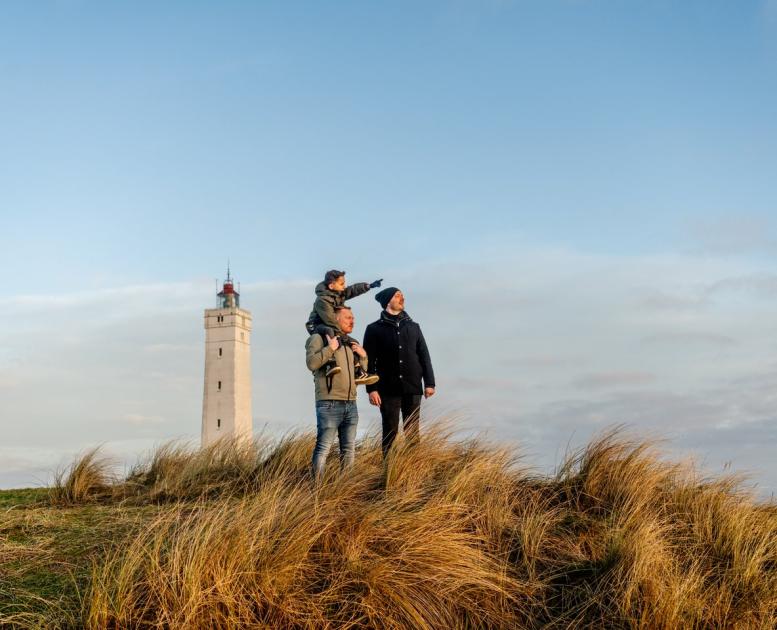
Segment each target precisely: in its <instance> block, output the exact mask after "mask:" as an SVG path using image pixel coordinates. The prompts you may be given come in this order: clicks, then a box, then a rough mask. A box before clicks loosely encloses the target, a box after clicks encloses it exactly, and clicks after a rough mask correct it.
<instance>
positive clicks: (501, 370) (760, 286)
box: [0, 0, 777, 488]
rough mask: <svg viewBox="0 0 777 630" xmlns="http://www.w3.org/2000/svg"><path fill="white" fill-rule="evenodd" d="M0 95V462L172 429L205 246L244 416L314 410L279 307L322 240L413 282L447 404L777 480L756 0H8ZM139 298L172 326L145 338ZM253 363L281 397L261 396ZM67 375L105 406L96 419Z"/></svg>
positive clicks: (291, 418) (763, 46) (369, 273)
mask: <svg viewBox="0 0 777 630" xmlns="http://www.w3.org/2000/svg"><path fill="white" fill-rule="evenodd" d="M0 107H1V108H2V117H0V228H1V230H2V234H3V236H4V237H5V238H4V239H3V247H2V251H0V262H2V266H3V268H4V269H5V270H7V288H6V292H5V296H6V297H5V298H4V299H0V304H1V305H2V307H3V308H2V315H0V326H2V333H0V414H1V416H2V417H3V419H4V420H3V421H4V422H8V421H9V420H8V418H14V419H15V420H13V421H12V422H13V423H15V422H17V421H18V422H21V424H22V425H23V428H24V430H20V431H19V432H18V433H16V434H15V433H13V431H12V439H11V440H10V442H9V444H8V446H7V449H8V453H9V454H8V457H9V458H10V457H11V456H13V457H15V458H16V459H15V460H14V461H16V463H15V464H12V465H9V466H8V467H7V468H8V469H9V470H10V469H11V468H13V470H14V471H15V472H13V475H11V473H8V475H7V476H6V479H7V481H4V479H3V477H2V475H0V484H2V483H5V484H6V485H8V484H11V483H12V481H11V480H13V482H18V483H22V482H24V480H25V479H26V478H27V477H25V475H26V474H27V473H25V472H24V471H28V470H32V469H33V468H35V466H37V467H38V468H35V470H39V469H42V468H41V465H40V464H39V463H36V462H39V460H40V459H41V458H43V459H47V460H50V459H51V458H55V457H57V456H59V455H61V454H67V453H69V452H72V451H73V450H77V449H78V448H82V447H83V446H86V445H88V444H91V443H93V442H94V441H100V440H102V441H106V442H109V443H113V442H116V445H115V448H116V450H117V452H121V453H122V454H127V453H131V452H134V451H133V449H135V450H137V449H138V448H140V446H141V442H132V441H131V440H133V439H134V437H133V435H132V432H131V431H130V432H127V431H126V430H125V429H126V426H128V424H127V423H128V421H127V418H132V419H133V420H130V421H129V425H130V426H132V427H135V428H136V429H137V431H136V433H137V434H139V435H141V436H142V438H143V440H146V442H143V445H145V444H146V443H147V442H152V441H155V440H161V439H164V438H165V437H167V436H172V435H175V436H179V435H180V436H184V437H185V436H187V435H193V436H196V434H197V430H198V426H199V424H198V422H199V419H198V413H199V407H198V406H199V400H200V396H201V382H200V381H201V366H200V365H199V362H200V361H201V356H200V353H201V342H202V339H201V337H202V331H201V330H200V325H201V321H200V317H201V309H202V308H205V307H209V306H211V305H212V298H213V296H212V293H213V291H212V288H213V286H214V280H213V279H214V278H215V277H219V276H222V275H223V270H224V267H225V262H226V259H227V257H229V258H230V259H231V260H232V266H233V269H234V270H235V273H236V275H237V276H238V279H239V280H240V281H241V282H242V284H243V286H244V294H245V295H244V304H245V305H246V306H247V307H248V308H250V309H251V310H252V311H253V312H254V316H255V321H257V322H258V324H259V326H260V329H259V330H258V331H257V332H256V333H255V335H254V372H255V393H256V396H255V402H254V406H255V411H256V413H257V419H256V421H257V424H261V423H262V422H266V423H269V424H271V425H273V426H275V425H278V426H280V427H282V428H284V429H285V428H289V427H292V426H305V423H308V422H309V421H310V420H309V418H307V417H306V416H305V414H306V413H307V411H306V410H307V407H306V406H304V404H303V403H299V402H297V399H303V398H304V393H305V392H306V389H305V388H307V387H308V383H307V380H306V379H307V376H306V375H305V374H304V366H303V365H302V363H301V362H299V361H298V362H297V363H294V362H293V360H294V359H295V358H299V357H296V355H294V352H295V351H297V350H299V348H297V345H300V344H301V343H303V342H304V338H303V339H298V338H297V337H298V336H299V335H298V334H297V333H299V332H301V331H302V327H301V323H299V325H298V326H297V325H296V324H297V323H298V322H296V320H299V321H300V322H301V321H302V320H303V319H304V317H305V315H306V314H307V309H308V308H309V304H308V302H309V301H310V298H311V295H310V293H311V291H310V290H309V289H312V283H315V281H317V280H318V279H319V276H320V275H321V272H322V271H323V270H324V269H327V268H330V267H344V268H345V269H347V270H349V271H350V272H352V274H353V275H351V279H352V280H362V279H363V280H371V279H373V278H374V277H385V278H386V279H387V281H389V282H391V283H392V284H397V285H399V283H400V282H402V283H404V286H403V289H404V290H405V292H406V293H407V294H408V309H409V310H411V304H415V312H413V311H412V310H411V313H412V314H413V315H414V316H416V317H417V318H418V319H419V321H421V323H422V325H423V326H424V329H425V331H426V332H427V336H428V337H430V338H431V339H433V340H435V341H436V342H437V344H438V348H440V350H439V351H438V352H437V356H439V357H440V358H439V359H438V364H440V365H439V367H438V372H440V373H441V375H442V376H443V379H442V383H441V385H442V386H441V388H440V397H439V399H438V401H437V402H436V403H435V404H436V405H438V408H439V412H440V413H443V412H449V411H450V410H451V409H456V411H457V412H458V411H459V410H460V409H465V410H475V409H477V410H481V411H482V410H485V413H484V415H483V417H484V418H485V420H483V421H481V422H478V424H479V425H483V427H482V428H484V429H486V430H491V431H492V432H493V433H494V434H495V435H496V436H497V437H499V438H500V439H501V438H503V437H504V438H509V439H515V440H516V441H518V442H521V443H524V442H527V441H528V444H529V447H530V450H532V451H533V453H534V454H535V458H536V460H537V461H538V462H540V463H541V464H543V465H551V464H552V463H553V458H554V456H555V454H556V453H555V450H556V449H558V448H563V447H564V445H566V444H567V443H568V442H569V441H570V439H571V438H570V436H572V435H574V436H576V437H575V438H572V439H573V441H574V440H576V439H579V440H581V441H584V440H585V439H587V438H588V437H590V435H592V434H593V433H594V432H595V430H598V429H600V428H601V426H602V425H604V424H607V423H609V422H620V421H622V422H626V423H627V424H629V425H632V426H634V427H635V428H636V429H637V430H638V431H645V432H647V431H656V432H658V433H660V434H662V435H663V434H664V433H665V432H667V431H668V430H669V429H672V430H674V429H677V430H678V432H679V433H678V434H677V435H671V436H670V438H671V439H672V440H673V443H675V444H679V445H680V447H682V448H686V449H690V450H694V451H695V452H696V454H698V455H699V456H700V457H701V458H702V459H707V460H709V462H710V463H711V466H712V467H713V468H714V466H716V465H719V464H721V462H725V461H728V460H729V459H731V460H733V462H732V465H734V467H735V468H736V467H737V466H739V467H740V468H742V469H747V468H751V469H753V470H754V471H755V477H756V479H757V480H758V481H759V482H760V483H761V484H762V485H765V486H767V487H771V488H773V487H777V468H774V467H770V464H769V463H768V461H769V459H770V458H769V456H768V451H767V449H766V447H765V446H764V445H765V444H766V445H768V446H770V447H771V446H773V439H774V437H775V432H774V412H773V411H771V409H773V407H771V402H773V397H772V395H771V394H770V392H771V391H772V390H773V388H772V385H773V384H777V378H776V376H777V364H775V362H774V361H773V360H772V359H771V357H773V356H775V355H774V350H775V349H777V348H776V347H775V346H776V345H777V344H775V341H774V339H775V338H774V336H773V333H775V332H777V331H776V330H775V325H774V324H772V322H773V321H775V320H774V317H773V315H774V314H775V311H776V310H777V304H776V303H775V299H776V298H777V289H775V283H776V282H777V281H776V280H775V278H777V269H775V267H777V265H776V264H775V263H776V262H777V260H776V259H777V189H776V188H775V185H774V181H773V180H774V173H776V172H777V119H775V116H774V112H775V111H777V3H775V2H774V1H773V0H770V1H758V2H756V1H742V2H736V3H733V2H722V1H705V2H702V1H688V2H683V3H677V2H605V1H601V2H597V1H593V0H590V1H589V0H567V1H554V0H542V1H534V2H530V1H509V0H483V1H480V2H476V1H474V0H473V1H465V0H461V1H451V2H433V1H429V2H383V3H378V2H342V3H302V2H301V3H289V2H277V3H269V2H266V3H259V2H226V1H224V2H166V3H157V2H133V3H126V2H96V1H95V2H92V1H89V0H60V1H57V2H45V1H41V2H35V3H31V2H12V1H9V2H4V3H2V5H0ZM363 300H365V302H364V303H363V304H362V305H360V307H359V308H360V309H362V310H361V311H357V318H358V319H359V321H358V322H357V331H358V330H359V329H362V330H363V326H364V325H366V323H367V322H368V321H369V320H370V318H371V317H374V315H375V313H374V312H373V311H374V303H371V302H370V298H369V297H367V298H363ZM279 305H283V308H280V306H279ZM443 307H444V308H443ZM473 312H474V313H480V314H481V316H482V317H485V321H487V322H488V328H487V330H482V331H479V330H478V324H477V322H478V316H477V315H475V316H473ZM294 313H297V315H295V314H294ZM262 315H265V316H264V317H262ZM165 318H167V319H165ZM187 318H188V319H187ZM281 320H282V321H281ZM286 320H288V321H293V322H295V326H296V328H295V327H290V328H289V329H288V331H286V328H285V327H284V326H285V322H286ZM158 321H164V322H166V323H165V324H164V325H163V326H162V329H163V330H165V331H166V332H165V335H169V336H173V337H175V342H174V343H173V342H170V341H169V340H167V339H162V338H161V337H160V338H155V339H153V340H150V341H149V342H148V344H147V345H144V344H143V341H144V337H143V335H144V334H146V333H145V332H144V331H147V330H148V325H149V322H158ZM297 328H298V329H299V330H297ZM182 331H187V332H186V334H183V332H182ZM154 334H155V335H157V336H158V337H159V336H160V335H161V333H159V332H158V331H157V332H155V333H154ZM263 334H266V337H267V339H264V340H263V339H262V335H263ZM497 334H498V335H501V337H500V338H499V339H498V341H497V344H498V346H497V348H496V350H493V349H492V350H487V348H489V347H490V345H491V339H492V338H493V336H494V335H497ZM462 336H463V337H465V338H464V339H462ZM122 340H123V344H124V345H122ZM97 344H102V345H101V347H102V348H103V351H102V352H101V353H100V356H99V358H98V357H97V356H94V355H91V354H90V352H89V350H88V349H89V348H93V347H95V345H97ZM165 344H168V345H169V346H170V347H169V348H168V351H169V354H168V353H167V352H165V350H164V348H165V347H167V346H165ZM295 344H296V345H295ZM147 346H148V347H147ZM451 347H457V348H460V349H461V350H462V351H461V353H459V354H456V353H455V352H451V351H450V348H451ZM138 348H146V352H147V354H145V355H144V354H143V353H142V352H140V351H139V350H138ZM148 348H152V349H151V350H148ZM153 348H157V350H154V349H153ZM529 348H530V349H529ZM261 349H264V352H265V353H266V354H268V355H270V356H277V357H278V358H279V359H281V358H282V359H281V360H282V361H286V358H287V357H288V358H289V363H288V364H286V363H283V367H282V368H279V369H278V370H276V372H274V373H272V372H269V371H265V364H266V363H267V362H266V361H265V360H264V359H263V358H262V350H261ZM464 349H466V352H464ZM432 350H434V348H432ZM133 352H134V354H133ZM494 352H495V353H496V360H494V355H493V353H494ZM160 354H161V356H160ZM298 354H299V353H298ZM182 357H186V359H185V360H184V359H183V358H182ZM98 359H99V360H98ZM444 359H445V360H447V361H448V362H449V363H448V364H442V361H443V360H444ZM119 365H125V366H133V369H129V367H127V369H126V371H125V372H121V370H119V369H118V368H117V366H119ZM57 366H59V368H58V367H57ZM98 366H101V367H98ZM495 366H496V367H495ZM538 366H542V367H541V369H540V367H538ZM575 366H576V367H575ZM151 368H153V369H151ZM300 370H301V371H302V372H301V373H300V372H299V371H300ZM493 371H496V372H497V374H498V378H499V379H502V380H501V381H500V382H501V383H502V387H501V388H499V389H500V391H499V392H496V391H494V390H493V382H492V383H491V384H490V385H489V384H488V383H484V382H483V381H484V379H485V380H488V378H490V374H491V372H493ZM149 372H153V373H155V374H157V377H156V380H153V379H152V381H153V382H149V383H146V385H144V387H145V388H146V389H143V390H142V393H140V392H135V393H134V394H133V395H132V396H129V395H125V394H127V390H128V389H129V390H134V388H137V387H140V386H139V385H138V383H139V382H141V381H144V379H146V378H147V377H148V373H149ZM77 374H81V375H82V376H83V380H80V379H79V378H76V375H77ZM141 374H142V375H141ZM446 377H447V378H446ZM68 378H73V379H75V380H74V381H73V382H72V383H71V384H70V385H69V386H68V387H67V388H65V389H63V387H64V386H63V385H62V383H63V382H65V381H67V380H68ZM298 379H299V380H298ZM467 379H470V380H469V381H468V380H467ZM742 379H744V380H745V381H746V383H747V385H746V386H744V385H741V383H742V382H743V380H742ZM446 380H447V384H448V387H447V388H446V386H445V383H446ZM475 380H477V383H475V382H474V381H475ZM276 381H277V387H281V389H283V387H288V390H283V391H286V394H287V396H288V397H289V398H290V399H293V400H294V401H295V402H294V403H293V404H291V403H289V404H290V405H291V406H289V404H287V405H286V406H284V405H281V404H280V403H279V401H277V400H268V399H267V398H268V397H267V396H266V395H264V396H265V397H264V398H263V397H262V396H263V394H262V391H264V388H265V387H268V385H267V383H275V382H276ZM492 381H493V379H492ZM87 383H89V384H91V385H87ZM170 383H178V385H177V386H173V385H170ZM528 383H535V385H533V386H532V387H530V388H529V391H524V389H522V388H525V387H528V385H527V384H528ZM736 383H739V384H740V385H739V386H736V385H735V384H736ZM83 387H89V388H90V390H92V391H93V390H94V388H97V389H99V390H100V394H99V396H98V398H99V404H100V405H101V409H103V410H105V409H108V410H110V409H112V408H117V409H118V408H121V409H122V411H121V413H119V412H118V411H117V412H116V414H118V415H116V414H114V415H111V414H112V412H110V411H103V412H102V414H103V415H102V416H101V418H102V419H98V418H97V417H95V418H93V419H92V420H88V419H86V418H85V417H86V416H89V413H90V412H89V411H87V408H88V407H89V405H86V404H85V403H84V397H83V390H82V389H81V388H83ZM176 387H178V389H176ZM274 387H275V385H273V386H270V389H269V391H273V388H274ZM41 390H43V391H45V392H47V393H48V395H45V396H40V395H39V393H38V392H40V391H41ZM505 392H508V394H507V396H506V397H505V399H504V400H502V397H503V394H504V393H505ZM308 393H309V392H308ZM31 398H32V399H34V402H33V403H30V400H31ZM71 398H72V400H71V402H67V401H68V400H70V399H71ZM711 399H714V400H711ZM25 401H26V402H25ZM128 401H136V402H137V404H134V403H132V404H130V403H129V402H128ZM125 403H127V404H126V405H125ZM133 405H134V406H133ZM295 405H298V406H295ZM125 407H126V408H125ZM656 409H662V410H665V413H664V415H672V418H671V421H667V420H666V419H659V418H657V417H655V416H652V415H650V413H649V412H650V410H656ZM286 410H288V411H286ZM370 413H371V410H369V409H366V410H365V411H364V416H365V418H366V419H365V421H364V423H363V424H364V425H365V426H369V423H370V422H374V417H372V416H371V415H370ZM656 413H657V412H656ZM559 414H561V415H559ZM575 414H577V416H575ZM659 415H661V414H659ZM281 416H283V419H282V420H279V417H281ZM576 417H581V418H583V417H585V418H592V419H591V420H590V421H584V420H580V421H579V422H577V421H576V420H575V418H576ZM71 418H72V419H73V420H72V422H73V423H75V426H76V427H77V428H76V429H75V430H73V431H70V432H69V433H68V435H67V439H65V436H64V435H61V436H58V437H57V429H55V428H52V427H54V426H55V425H57V426H61V424H62V423H64V424H66V425H67V424H68V423H70V422H71V420H70V419H71ZM143 418H145V419H149V418H150V419H152V420H149V421H148V422H145V423H144V421H143V420H142V419H143ZM122 419H124V420H122ZM81 421H83V422H85V423H87V424H86V425H84V426H80V425H78V423H79V422H81ZM89 422H94V423H95V426H99V427H100V430H99V431H94V430H92V429H93V428H94V427H93V426H92V425H90V424H88V423H89ZM133 423H134V424H133ZM538 424H540V425H545V426H553V427H554V429H553V431H550V430H548V431H545V432H544V433H542V432H538V429H537V425H538ZM705 426H710V427H718V433H715V432H710V431H705V430H703V427H705ZM90 427H91V428H90ZM118 427H121V428H120V429H119V428H118ZM734 427H739V429H741V430H739V429H738V430H736V431H735V428H734ZM742 427H746V428H747V431H745V430H744V429H742ZM20 428H21V427H20ZM50 428H51V430H52V432H53V433H52V437H51V440H50V442H51V443H50V444H48V445H47V444H44V443H45V442H46V440H45V439H42V438H41V437H40V435H41V433H46V432H47V431H48V430H49V429H50ZM748 431H749V433H748ZM734 432H736V434H737V435H738V436H745V437H741V438H740V437H738V438H737V439H740V440H742V441H744V442H746V446H743V447H742V449H740V450H739V451H736V452H734V453H733V454H731V453H727V449H728V448H729V446H730V445H731V444H732V437H731V436H732V434H733V433H734ZM746 436H750V437H749V438H747V439H746ZM121 440H124V442H122V443H121V444H119V442H121ZM532 440H533V441H532ZM141 441H142V440H141ZM759 444H760V445H761V450H760V451H759V450H758V448H759V447H758V445H759ZM43 447H45V448H48V449H50V450H48V451H46V452H45V456H43V455H41V454H40V453H41V452H42V451H40V450H39V451H36V449H40V448H43ZM678 448H679V447H678ZM732 448H733V447H732ZM748 449H750V450H748ZM548 451H553V452H552V453H549V452H548ZM19 453H27V455H24V456H21V455H19ZM36 453H37V454H36ZM36 458H37V459H36ZM9 461H10V460H9ZM0 469H2V466H0ZM36 474H42V473H36Z"/></svg>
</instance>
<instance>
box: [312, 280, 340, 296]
mask: <svg viewBox="0 0 777 630" xmlns="http://www.w3.org/2000/svg"><path fill="white" fill-rule="evenodd" d="M340 293H342V291H332V289H330V288H329V287H328V286H326V283H324V282H319V283H318V284H317V285H316V295H318V296H319V297H320V296H322V295H339V294H340Z"/></svg>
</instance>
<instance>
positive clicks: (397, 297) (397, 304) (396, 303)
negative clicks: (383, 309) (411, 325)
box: [388, 291, 405, 312]
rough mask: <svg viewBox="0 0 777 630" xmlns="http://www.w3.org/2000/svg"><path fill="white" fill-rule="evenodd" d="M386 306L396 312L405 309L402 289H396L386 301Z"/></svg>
mask: <svg viewBox="0 0 777 630" xmlns="http://www.w3.org/2000/svg"><path fill="white" fill-rule="evenodd" d="M388 308H390V309H391V310H392V311H397V312H399V311H404V310H405V296H404V295H402V291H397V292H396V293H395V294H394V297H393V298H391V300H390V301H389V303H388Z"/></svg>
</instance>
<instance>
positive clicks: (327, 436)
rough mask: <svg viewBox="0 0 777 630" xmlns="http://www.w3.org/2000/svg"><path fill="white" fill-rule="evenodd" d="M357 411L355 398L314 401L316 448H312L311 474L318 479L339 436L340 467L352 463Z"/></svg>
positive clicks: (357, 418) (357, 420) (342, 467)
mask: <svg viewBox="0 0 777 630" xmlns="http://www.w3.org/2000/svg"><path fill="white" fill-rule="evenodd" d="M358 422H359V412H358V411H357V410H356V401H355V400H317V401H316V428H317V434H316V448H315V449H313V476H314V477H315V478H316V479H317V480H318V479H319V478H320V477H321V475H322V474H323V473H324V464H325V463H326V456H327V454H328V453H329V449H330V447H331V446H332V442H334V441H335V435H337V436H338V437H339V438H340V469H341V470H342V469H344V468H347V467H348V466H350V465H351V464H353V458H354V450H355V445H356V424H357V423H358Z"/></svg>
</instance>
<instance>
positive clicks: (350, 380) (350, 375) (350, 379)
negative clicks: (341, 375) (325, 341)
mask: <svg viewBox="0 0 777 630" xmlns="http://www.w3.org/2000/svg"><path fill="white" fill-rule="evenodd" d="M340 343H341V344H342V342H340ZM343 350H344V351H345V364H346V365H348V349H347V348H345V347H343ZM354 365H355V364H354ZM353 370H354V367H353V366H351V367H350V368H349V369H348V400H351V389H353Z"/></svg>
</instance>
